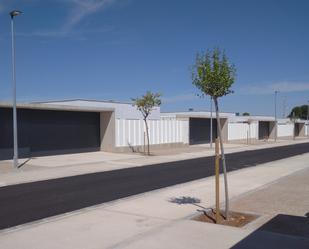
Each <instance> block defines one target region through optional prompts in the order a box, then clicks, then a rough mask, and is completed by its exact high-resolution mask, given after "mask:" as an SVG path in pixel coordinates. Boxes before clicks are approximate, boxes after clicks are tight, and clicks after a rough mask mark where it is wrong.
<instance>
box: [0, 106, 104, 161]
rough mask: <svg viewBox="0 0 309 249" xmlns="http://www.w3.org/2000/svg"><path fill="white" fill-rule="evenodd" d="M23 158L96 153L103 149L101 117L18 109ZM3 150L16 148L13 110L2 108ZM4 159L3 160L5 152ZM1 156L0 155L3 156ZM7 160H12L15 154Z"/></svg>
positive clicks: (20, 145) (0, 120)
mask: <svg viewBox="0 0 309 249" xmlns="http://www.w3.org/2000/svg"><path fill="white" fill-rule="evenodd" d="M17 113H18V143H19V144H18V145H19V148H20V152H21V155H23V154H24V156H30V155H32V156H33V155H50V154H62V153H74V152H82V151H96V150H99V148H100V114H99V113H90V112H69V111H48V110H26V109H18V112H17ZM0 137H1V139H0V151H1V150H3V151H9V150H12V148H13V132H12V109H9V108H0ZM1 154H3V156H2V157H4V154H5V153H1ZM0 157H1V155H0ZM5 157H9V158H11V157H12V152H10V153H9V155H7V154H6V155H5Z"/></svg>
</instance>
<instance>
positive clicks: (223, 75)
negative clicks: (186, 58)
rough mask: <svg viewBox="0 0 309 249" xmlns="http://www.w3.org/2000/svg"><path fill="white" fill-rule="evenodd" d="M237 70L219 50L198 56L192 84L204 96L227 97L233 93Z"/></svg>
mask: <svg viewBox="0 0 309 249" xmlns="http://www.w3.org/2000/svg"><path fill="white" fill-rule="evenodd" d="M235 76H236V69H235V67H234V65H232V64H230V63H229V61H228V58H227V56H226V55H225V53H224V52H221V51H220V50H219V49H218V48H215V49H214V50H213V51H210V50H208V51H207V52H206V53H205V54H203V53H201V54H199V53H198V54H197V56H196V61H195V65H194V66H193V70H192V84H193V85H195V86H196V87H197V88H198V89H199V90H200V91H201V92H202V93H203V94H204V95H210V96H212V97H213V98H219V97H222V96H225V95H227V94H229V93H232V92H233V91H232V90H231V89H230V88H231V86H232V84H233V83H234V80H235Z"/></svg>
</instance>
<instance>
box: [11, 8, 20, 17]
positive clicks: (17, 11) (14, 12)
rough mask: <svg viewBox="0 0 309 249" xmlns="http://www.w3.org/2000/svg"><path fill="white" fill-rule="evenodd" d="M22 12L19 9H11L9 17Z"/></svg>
mask: <svg viewBox="0 0 309 249" xmlns="http://www.w3.org/2000/svg"><path fill="white" fill-rule="evenodd" d="M22 13H23V12H21V11H20V10H13V11H11V12H10V16H11V18H13V17H14V16H19V15H21V14H22Z"/></svg>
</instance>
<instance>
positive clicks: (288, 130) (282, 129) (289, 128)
mask: <svg viewBox="0 0 309 249" xmlns="http://www.w3.org/2000/svg"><path fill="white" fill-rule="evenodd" d="M293 135H294V124H293V123H285V124H280V123H279V124H278V137H293Z"/></svg>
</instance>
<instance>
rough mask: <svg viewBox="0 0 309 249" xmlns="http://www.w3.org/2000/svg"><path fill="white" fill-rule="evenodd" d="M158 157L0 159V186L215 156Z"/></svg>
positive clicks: (176, 153)
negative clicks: (15, 163)
mask: <svg viewBox="0 0 309 249" xmlns="http://www.w3.org/2000/svg"><path fill="white" fill-rule="evenodd" d="M306 142H308V139H302V140H295V141H294V140H289V141H287V140H278V142H277V143H272V142H269V143H259V144H254V145H244V144H231V143H228V144H225V151H226V153H227V154H228V153H233V152H240V151H248V150H256V149H263V148H271V147H277V146H284V145H292V144H298V143H306ZM155 153H156V154H157V155H155V156H150V157H149V156H144V155H141V154H133V153H132V154H122V153H108V152H91V153H80V154H68V155H57V156H46V157H37V158H31V159H29V160H26V159H23V160H21V161H20V163H24V165H23V166H22V167H21V168H20V169H18V170H16V169H14V168H13V167H12V162H11V161H10V160H7V161H0V187H1V186H7V185H12V184H19V183H26V182H33V181H40V180H48V179H54V178H60V177H66V176H73V175H81V174H87V173H95V172H103V171H109V170H116V169H121V168H130V167H140V166H144V165H150V164H158V163H163V162H172V161H178V160H186V159H193V158H199V157H205V156H212V155H214V151H213V149H210V148H209V145H196V146H190V147H187V148H178V149H172V150H171V151H167V152H166V151H164V153H162V152H160V151H156V152H155Z"/></svg>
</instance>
